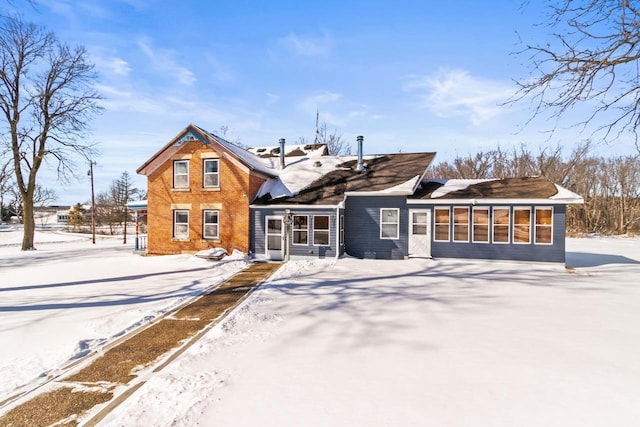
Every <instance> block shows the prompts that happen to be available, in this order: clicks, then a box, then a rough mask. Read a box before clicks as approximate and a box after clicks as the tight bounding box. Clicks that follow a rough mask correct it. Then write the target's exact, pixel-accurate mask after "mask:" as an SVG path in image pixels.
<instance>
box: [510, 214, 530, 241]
mask: <svg viewBox="0 0 640 427" xmlns="http://www.w3.org/2000/svg"><path fill="white" fill-rule="evenodd" d="M513 243H531V208H528V207H526V208H521V207H516V208H513Z"/></svg>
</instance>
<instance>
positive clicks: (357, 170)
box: [356, 135, 364, 172]
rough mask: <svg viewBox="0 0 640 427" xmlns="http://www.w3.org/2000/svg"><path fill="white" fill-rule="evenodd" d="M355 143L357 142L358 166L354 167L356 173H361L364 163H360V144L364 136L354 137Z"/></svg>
mask: <svg viewBox="0 0 640 427" xmlns="http://www.w3.org/2000/svg"><path fill="white" fill-rule="evenodd" d="M356 141H358V166H356V172H362V171H363V170H364V163H363V162H362V143H363V141H364V136H362V135H360V136H358V137H356Z"/></svg>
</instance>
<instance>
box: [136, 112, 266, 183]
mask: <svg viewBox="0 0 640 427" xmlns="http://www.w3.org/2000/svg"><path fill="white" fill-rule="evenodd" d="M195 140H199V141H201V142H202V143H203V144H208V145H215V146H216V147H217V148H219V149H220V152H221V154H222V155H223V156H227V157H230V158H232V159H235V160H237V161H239V162H240V163H242V164H243V165H244V166H246V167H247V168H249V169H250V170H254V171H257V172H259V173H261V174H264V175H267V176H268V177H275V176H277V172H276V171H275V170H273V169H272V168H270V167H269V166H268V165H267V164H265V163H264V161H263V160H262V159H261V158H260V157H258V156H255V155H254V154H251V153H250V152H248V151H247V150H245V149H243V148H241V147H238V146H237V145H234V144H233V143H231V142H229V141H227V140H225V139H224V138H221V137H219V136H218V135H216V134H214V133H211V132H207V131H206V130H204V129H202V128H201V127H198V126H196V125H194V124H190V125H189V126H187V127H186V128H185V129H184V130H182V132H180V133H179V134H178V135H177V136H176V137H175V138H173V139H172V140H171V141H169V142H168V143H167V144H166V145H165V146H164V147H162V148H161V149H160V150H159V151H158V152H157V153H155V154H154V155H153V156H151V158H149V160H147V161H146V162H144V164H142V166H140V167H139V168H138V169H137V170H136V172H137V173H139V174H141V175H147V176H148V175H150V174H151V173H153V171H155V170H156V169H157V168H158V167H160V166H161V165H162V164H164V163H165V162H166V161H167V160H169V159H170V158H171V156H173V155H174V154H175V153H176V152H178V151H179V150H180V147H182V145H183V144H185V143H187V142H190V141H195Z"/></svg>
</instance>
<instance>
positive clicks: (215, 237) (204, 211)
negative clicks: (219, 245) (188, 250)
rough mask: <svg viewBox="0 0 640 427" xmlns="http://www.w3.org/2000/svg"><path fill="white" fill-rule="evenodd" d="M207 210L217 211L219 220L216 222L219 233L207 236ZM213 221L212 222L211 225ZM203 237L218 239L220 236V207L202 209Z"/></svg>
mask: <svg viewBox="0 0 640 427" xmlns="http://www.w3.org/2000/svg"><path fill="white" fill-rule="evenodd" d="M207 212H215V213H216V217H217V218H218V222H216V225H217V227H216V230H218V233H217V234H216V235H215V236H207V235H206V234H205V231H204V230H205V226H206V225H207V223H206V222H205V221H204V220H205V218H206V215H207ZM211 224H212V223H210V225H211ZM202 238H203V239H206V240H217V239H219V238H220V211H219V210H218V209H203V210H202Z"/></svg>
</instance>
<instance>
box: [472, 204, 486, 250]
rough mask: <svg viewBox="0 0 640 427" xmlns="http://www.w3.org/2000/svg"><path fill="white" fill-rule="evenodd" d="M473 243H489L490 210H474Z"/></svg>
mask: <svg viewBox="0 0 640 427" xmlns="http://www.w3.org/2000/svg"><path fill="white" fill-rule="evenodd" d="M472 240H473V242H476V243H489V208H475V207H474V208H473V237H472Z"/></svg>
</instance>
